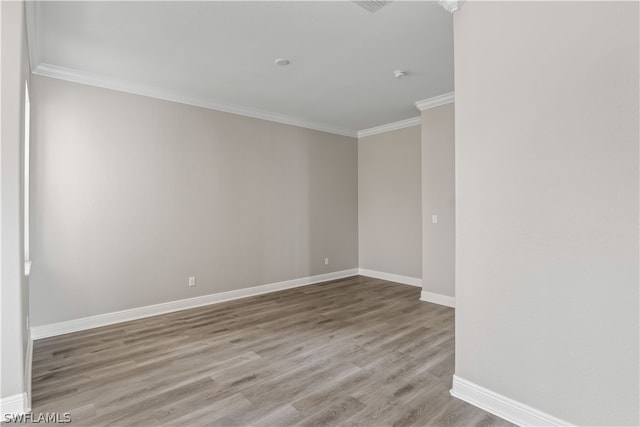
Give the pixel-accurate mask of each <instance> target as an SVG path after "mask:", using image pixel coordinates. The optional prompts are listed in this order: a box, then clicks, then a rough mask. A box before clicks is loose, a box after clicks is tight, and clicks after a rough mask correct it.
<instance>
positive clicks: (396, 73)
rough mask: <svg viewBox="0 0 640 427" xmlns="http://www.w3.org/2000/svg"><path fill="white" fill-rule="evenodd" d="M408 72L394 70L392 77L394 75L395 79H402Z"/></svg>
mask: <svg viewBox="0 0 640 427" xmlns="http://www.w3.org/2000/svg"><path fill="white" fill-rule="evenodd" d="M408 74H409V73H407V72H406V71H401V70H395V71H394V72H393V77H395V78H396V79H404V78H405V77H407V75H408Z"/></svg>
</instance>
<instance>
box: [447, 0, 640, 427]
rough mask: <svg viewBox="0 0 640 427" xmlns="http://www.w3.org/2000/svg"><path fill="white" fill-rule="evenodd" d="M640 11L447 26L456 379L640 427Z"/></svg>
mask: <svg viewBox="0 0 640 427" xmlns="http://www.w3.org/2000/svg"><path fill="white" fill-rule="evenodd" d="M639 6H640V5H639V4H638V3H637V2H486V3H485V2H466V3H465V4H464V5H463V7H462V8H461V9H460V10H459V11H458V12H456V13H455V15H454V21H455V22H454V28H455V30H454V32H455V33H454V39H455V64H456V73H455V74H456V75H455V87H456V208H457V212H456V216H457V221H456V236H457V238H456V375H458V376H460V377H462V378H464V379H466V380H469V381H471V382H473V383H476V384H478V385H480V386H482V387H485V388H488V389H490V390H493V391H495V392H497V393H500V394H502V395H504V396H506V397H509V398H511V399H514V400H516V401H519V402H522V403H524V404H527V405H529V406H532V407H533V408H536V409H539V410H541V411H544V412H546V413H548V414H551V415H552V416H555V417H558V418H560V419H564V420H566V421H567V422H570V423H572V424H574V425H638V424H639V423H640V418H639V412H640V408H639V400H640V399H639V398H640V396H639V388H640V387H639V382H638V380H639V372H638V367H639V364H640V360H639V356H638V355H639V348H638V347H639V342H638V338H639V332H640V331H639V321H638V319H639V311H638V297H639V292H638V291H639V289H638V288H639V286H638V284H639V272H638V266H639V263H638V256H639V249H638V241H639V240H638V218H639V209H638V202H639V200H638V199H639V185H638V177H639V171H638V169H639V158H638V155H639V147H638V141H639V138H640V133H639V113H640V108H639V101H638V99H639V97H638V95H639V81H638V79H639V75H640V70H639V51H640V46H639V45H638V34H639V30H640V28H639V23H638V16H639V11H638V7H639Z"/></svg>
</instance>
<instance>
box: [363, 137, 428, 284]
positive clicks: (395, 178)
mask: <svg viewBox="0 0 640 427" xmlns="http://www.w3.org/2000/svg"><path fill="white" fill-rule="evenodd" d="M420 212H421V208H420V126H412V127H408V128H404V129H398V130H394V131H390V132H385V133H380V134H376V135H370V136H366V137H362V138H359V140H358V230H359V232H358V236H359V258H360V268H363V269H369V270H374V271H377V272H382V273H389V274H397V275H401V276H408V277H412V278H418V279H419V278H420V277H421V265H420V263H421V261H420V254H421V237H420V234H421V231H420V230H421V218H420V215H421V214H420Z"/></svg>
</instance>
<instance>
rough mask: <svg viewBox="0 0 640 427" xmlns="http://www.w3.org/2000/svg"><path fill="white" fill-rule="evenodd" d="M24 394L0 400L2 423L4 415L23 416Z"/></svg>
mask: <svg viewBox="0 0 640 427" xmlns="http://www.w3.org/2000/svg"><path fill="white" fill-rule="evenodd" d="M25 401H26V395H25V393H20V394H14V395H13V396H9V397H5V398H2V399H0V414H2V421H6V420H5V417H4V416H5V414H24V413H25Z"/></svg>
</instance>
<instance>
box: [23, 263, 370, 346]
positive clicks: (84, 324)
mask: <svg viewBox="0 0 640 427" xmlns="http://www.w3.org/2000/svg"><path fill="white" fill-rule="evenodd" d="M357 274H358V269H356V268H353V269H351V270H342V271H336V272H333V273H326V274H318V275H316V276H309V277H302V278H300V279H293V280H286V281H284V282H277V283H270V284H267V285H261V286H254V287H252V288H245V289H238V290H234V291H227V292H221V293H217V294H209V295H203V296H200V297H195V298H187V299H182V300H177V301H170V302H165V303H160V304H154V305H148V306H144V307H137V308H132V309H128V310H122V311H116V312H112V313H105V314H98V315H96V316H89V317H84V318H80V319H73V320H67V321H64V322H58V323H51V324H48V325H41V326H34V327H32V328H31V335H32V336H33V339H34V340H37V339H40V338H47V337H53V336H56V335H62V334H68V333H71V332H78V331H84V330H86V329H92V328H99V327H101V326H107V325H113V324H115V323H121V322H128V321H130V320H135V319H141V318H144V317H151V316H157V315H159V314H165V313H171V312H174V311H180V310H186V309H189V308H194V307H201V306H203V305H209V304H216V303H219V302H224V301H231V300H235V299H239V298H246V297H250V296H254V295H261V294H266V293H269V292H274V291H280V290H283V289H291V288H297V287H299V286H306V285H311V284H313V283H318V282H325V281H327V280H335V279H342V278H345V277H351V276H355V275H357Z"/></svg>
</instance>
